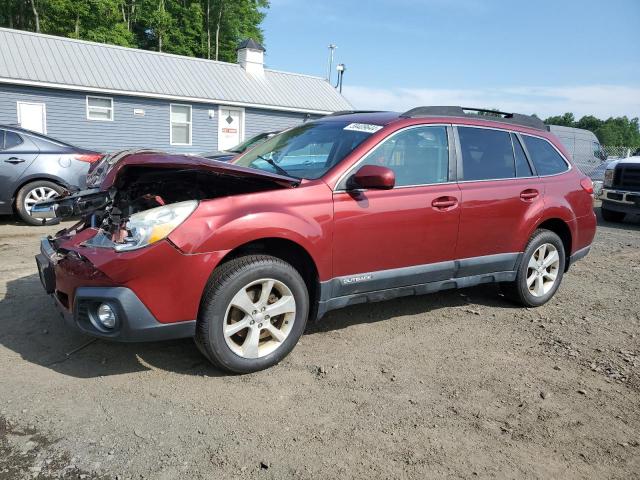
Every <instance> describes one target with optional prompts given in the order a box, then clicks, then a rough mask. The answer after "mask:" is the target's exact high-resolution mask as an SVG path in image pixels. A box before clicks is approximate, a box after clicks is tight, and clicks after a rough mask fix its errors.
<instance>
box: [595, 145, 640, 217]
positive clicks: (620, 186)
mask: <svg viewBox="0 0 640 480" xmlns="http://www.w3.org/2000/svg"><path fill="white" fill-rule="evenodd" d="M637 153H640V152H637ZM600 199H601V200H602V218H604V219H605V220H606V221H608V222H621V221H623V220H624V217H625V216H626V215H627V214H628V213H631V214H640V155H636V156H633V157H628V158H624V159H620V160H614V161H613V162H611V163H609V164H608V165H607V168H606V170H605V172H604V183H603V185H602V192H601V193H600Z"/></svg>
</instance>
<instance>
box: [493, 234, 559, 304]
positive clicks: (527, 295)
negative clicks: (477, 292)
mask: <svg viewBox="0 0 640 480" xmlns="http://www.w3.org/2000/svg"><path fill="white" fill-rule="evenodd" d="M545 243H549V244H551V245H553V246H554V247H555V248H556V250H557V252H558V257H559V265H558V269H557V274H556V275H557V276H556V279H555V283H554V284H553V286H552V288H551V289H550V290H549V291H548V292H547V293H546V294H544V295H541V296H535V295H533V294H532V293H531V292H530V291H529V287H528V286H527V272H528V270H529V267H528V265H529V260H530V259H531V257H532V256H533V254H534V253H535V252H536V250H537V249H538V248H539V247H540V246H542V245H543V244H545ZM565 265H566V258H565V252H564V244H563V243H562V240H561V239H560V237H559V236H558V235H556V234H555V233H554V232H552V231H550V230H545V229H538V230H536V231H535V232H534V233H533V235H532V236H531V238H530V239H529V243H527V247H526V248H525V250H524V253H523V254H522V259H521V261H520V265H519V266H518V270H517V275H516V279H515V281H514V282H508V283H503V284H502V285H501V287H502V291H503V293H504V294H505V296H506V297H507V298H508V299H509V300H512V301H513V302H515V303H518V304H520V305H524V306H525V307H539V306H541V305H544V304H545V303H547V302H548V301H549V300H551V298H552V297H553V296H554V295H555V293H556V291H557V290H558V287H560V284H561V283H562V277H563V274H564V269H565Z"/></svg>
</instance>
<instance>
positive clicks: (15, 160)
mask: <svg viewBox="0 0 640 480" xmlns="http://www.w3.org/2000/svg"><path fill="white" fill-rule="evenodd" d="M5 162H6V163H13V164H14V165H16V164H18V163H22V162H24V159H23V158H18V157H9V158H8V159H7V160H5Z"/></svg>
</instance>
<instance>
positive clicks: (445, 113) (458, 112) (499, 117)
mask: <svg viewBox="0 0 640 480" xmlns="http://www.w3.org/2000/svg"><path fill="white" fill-rule="evenodd" d="M467 112H474V113H467ZM482 114H489V115H486V117H487V118H486V119H487V120H495V121H497V122H504V123H513V124H515V125H522V126H524V127H530V128H535V129H537V130H546V126H545V124H544V122H543V121H542V120H540V119H539V118H538V117H536V116H534V115H523V114H521V113H508V112H501V111H499V110H488V109H485V108H470V107H456V106H433V107H416V108H412V109H411V110H407V111H406V112H404V113H403V114H401V115H400V116H401V117H402V118H417V117H428V116H438V117H467V118H478V116H482ZM492 117H493V118H492Z"/></svg>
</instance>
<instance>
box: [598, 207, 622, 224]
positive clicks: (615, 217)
mask: <svg viewBox="0 0 640 480" xmlns="http://www.w3.org/2000/svg"><path fill="white" fill-rule="evenodd" d="M600 212H601V213H602V218H603V219H604V220H605V221H606V222H612V223H620V222H622V221H623V220H624V217H625V215H626V214H625V213H624V212H616V211H614V210H608V209H606V208H604V207H601V208H600Z"/></svg>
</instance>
